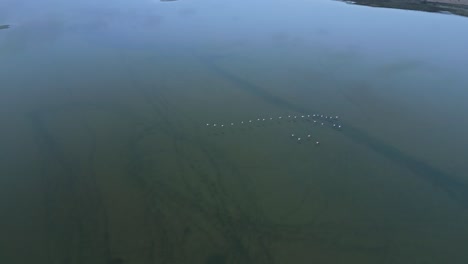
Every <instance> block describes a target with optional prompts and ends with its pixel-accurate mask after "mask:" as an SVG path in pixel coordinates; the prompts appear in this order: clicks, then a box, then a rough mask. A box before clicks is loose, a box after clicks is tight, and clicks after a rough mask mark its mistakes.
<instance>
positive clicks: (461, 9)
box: [338, 0, 468, 17]
mask: <svg viewBox="0 0 468 264" xmlns="http://www.w3.org/2000/svg"><path fill="white" fill-rule="evenodd" d="M338 1H341V2H345V3H348V4H355V5H365V6H372V7H382V8H396V9H406V10H414V11H424V12H431V13H450V14H453V15H459V16H465V17H468V5H466V4H464V3H462V2H460V4H453V3H448V2H447V3H446V2H445V1H437V2H436V0H432V1H428V0H387V1H379V0H353V1H348V0H338Z"/></svg>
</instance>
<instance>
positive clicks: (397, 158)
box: [200, 56, 468, 208]
mask: <svg viewBox="0 0 468 264" xmlns="http://www.w3.org/2000/svg"><path fill="white" fill-rule="evenodd" d="M217 58H218V57H209V56H204V57H200V60H201V61H202V62H203V63H204V65H205V66H206V67H207V68H208V69H210V70H211V71H213V72H214V73H216V74H218V75H220V76H222V77H224V78H225V79H226V80H228V81H230V82H231V83H233V84H235V86H236V87H238V88H239V89H242V90H244V91H246V92H248V93H250V94H254V95H255V96H257V97H260V98H262V99H263V100H264V101H266V102H269V103H270V104H273V105H277V106H280V107H282V108H284V109H286V110H289V111H296V112H298V113H302V114H307V113H310V112H317V110H316V109H307V108H305V107H301V106H298V105H296V104H293V103H291V102H289V101H287V100H284V99H282V98H281V97H278V96H276V95H274V94H271V93H269V92H268V91H267V90H265V89H263V88H262V87H260V86H258V85H255V84H253V83H251V82H249V81H248V80H245V79H243V78H241V77H239V76H236V75H235V74H232V73H230V72H228V71H227V70H224V69H223V68H222V67H220V66H218V65H217V64H216V60H217ZM343 126H344V127H346V129H344V130H343V135H344V136H346V137H348V138H350V139H352V140H353V141H354V142H356V143H358V144H361V145H364V146H366V147H368V148H369V149H372V150H373V151H375V152H377V153H379V154H380V155H382V156H383V157H385V158H387V159H389V160H391V161H393V162H395V163H397V164H400V165H401V166H402V167H405V168H407V169H408V170H409V171H411V172H412V173H414V174H415V175H417V176H419V177H420V178H421V179H424V180H425V181H428V182H430V183H431V184H432V185H433V186H434V187H435V188H439V189H441V190H442V191H444V192H445V193H446V194H447V195H448V196H449V197H450V198H451V199H453V200H455V201H457V202H458V203H459V205H460V206H462V207H464V208H468V185H467V184H466V183H464V182H463V181H461V180H459V179H457V177H456V176H454V175H450V174H447V173H445V172H443V171H442V170H440V169H438V168H436V167H434V166H431V165H429V164H427V163H426V162H424V161H422V160H419V159H418V158H416V157H412V156H409V155H408V154H405V153H403V152H402V151H400V150H398V149H397V148H395V147H393V146H391V145H389V144H386V143H385V142H382V141H380V140H378V139H377V138H375V137H372V136H371V135H369V134H367V133H366V132H364V131H362V130H360V129H358V128H356V127H353V125H351V124H348V123H343Z"/></svg>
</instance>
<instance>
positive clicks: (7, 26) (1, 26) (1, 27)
mask: <svg viewBox="0 0 468 264" xmlns="http://www.w3.org/2000/svg"><path fill="white" fill-rule="evenodd" d="M8 28H10V25H0V30H2V29H8Z"/></svg>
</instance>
